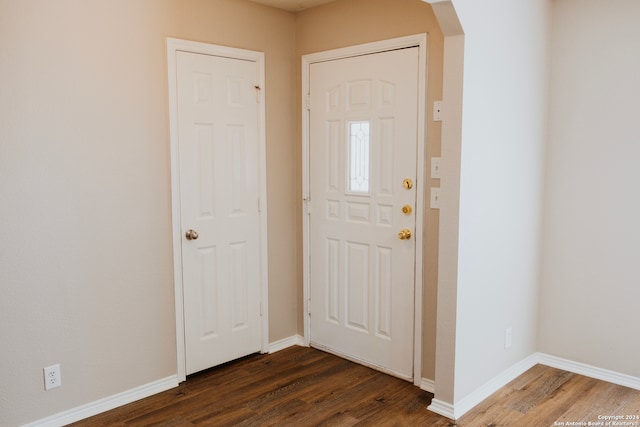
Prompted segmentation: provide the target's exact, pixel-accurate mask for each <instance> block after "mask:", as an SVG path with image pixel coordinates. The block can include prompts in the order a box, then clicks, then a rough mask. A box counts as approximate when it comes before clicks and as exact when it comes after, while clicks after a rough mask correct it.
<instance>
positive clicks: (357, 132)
mask: <svg viewBox="0 0 640 427" xmlns="http://www.w3.org/2000/svg"><path fill="white" fill-rule="evenodd" d="M369 127H370V126H369V122H349V191H350V192H352V193H366V194H368V193H369Z"/></svg>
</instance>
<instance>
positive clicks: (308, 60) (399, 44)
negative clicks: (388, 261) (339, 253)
mask: <svg viewBox="0 0 640 427" xmlns="http://www.w3.org/2000/svg"><path fill="white" fill-rule="evenodd" d="M408 47H418V49H419V54H418V55H419V60H418V129H417V131H418V147H417V156H418V162H417V182H418V183H420V187H419V189H418V191H417V192H416V208H417V209H416V210H417V211H418V212H416V213H417V215H416V236H415V239H416V248H415V257H416V264H415V283H414V296H415V300H414V303H415V307H414V367H413V383H414V384H415V385H417V386H419V385H420V382H421V377H422V329H423V301H422V300H423V260H422V259H423V246H424V237H423V236H424V212H425V211H424V209H425V208H426V206H425V200H426V192H427V188H426V186H425V185H424V183H426V176H425V170H426V166H425V165H426V157H425V156H426V144H427V141H426V82H427V35H426V34H416V35H412V36H406V37H399V38H394V39H389V40H383V41H379V42H374V43H367V44H362V45H357V46H350V47H346V48H340V49H333V50H329V51H324V52H318V53H313V54H308V55H304V56H303V57H302V94H301V95H302V104H301V105H302V204H303V206H302V212H303V218H302V221H303V301H304V342H305V344H306V345H309V342H310V311H309V310H310V304H309V301H310V295H311V290H310V284H311V276H310V274H311V273H310V258H309V257H310V254H311V251H310V243H311V242H310V240H311V239H310V218H309V213H310V210H311V204H312V203H313V201H312V200H310V169H311V168H310V160H311V159H310V146H309V143H310V135H309V128H310V111H309V103H310V98H309V96H310V85H311V82H310V66H311V64H313V63H318V62H324V61H331V60H336V59H344V58H349V57H354V56H360V55H367V54H373V53H381V52H385V51H389V50H394V49H402V48H408ZM318 208H319V207H318Z"/></svg>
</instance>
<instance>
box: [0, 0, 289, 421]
mask: <svg viewBox="0 0 640 427" xmlns="http://www.w3.org/2000/svg"><path fill="white" fill-rule="evenodd" d="M294 30H295V28H294V15H293V14H291V13H287V12H284V11H280V10H276V9H271V8H267V7H263V6H261V5H257V4H253V3H248V2H245V1H241V0H216V1H205V0H135V1H128V0H94V1H74V0H56V1H55V2H54V1H48V0H23V1H13V0H0V82H1V83H0V84H1V88H0V173H1V175H0V339H1V343H0V346H1V348H2V350H1V351H0V378H1V379H2V386H1V387H0V424H1V425H3V426H13V425H18V424H22V423H25V422H29V421H34V420H36V419H39V418H42V417H45V416H48V415H52V414H54V413H57V412H59V411H62V410H67V409H70V408H74V407H77V406H79V405H82V404H86V403H88V402H92V401H95V400H97V399H100V398H103V397H106V396H110V395H113V394H116V393H119V392H122V391H124V390H127V389H130V388H133V387H137V386H140V385H144V384H147V383H149V382H152V381H155V380H158V379H160V378H164V377H167V376H170V375H172V374H175V372H176V356H175V353H176V349H175V320H174V301H173V282H172V247H171V245H172V244H171V193H170V159H169V141H168V107H167V97H168V96H167V81H166V79H167V78H166V68H167V67H166V58H165V57H166V53H165V41H164V39H165V37H167V36H170V37H177V38H185V39H191V40H197V41H203V42H210V43H215V44H222V45H228V46H233V47H240V48H246V49H253V50H259V51H264V52H265V53H266V85H267V87H266V100H267V162H268V166H267V169H268V170H267V173H268V197H269V200H268V203H269V205H268V209H269V230H268V231H269V236H270V241H269V284H270V295H269V301H270V338H271V341H275V340H277V339H280V338H284V337H289V336H291V335H294V334H295V333H296V331H297V329H296V328H297V311H298V307H297V305H296V304H297V301H296V292H297V280H298V277H297V276H296V269H295V264H296V248H297V246H296V244H297V241H298V240H299V239H298V236H296V234H295V232H294V231H293V227H292V226H291V224H295V222H296V221H297V219H298V216H297V214H296V212H295V209H294V206H296V204H297V203H298V199H296V197H295V196H296V191H297V188H296V187H294V185H293V184H292V183H294V182H296V181H297V178H298V175H296V166H297V165H298V164H299V163H300V161H299V156H298V145H299V144H298V142H297V141H298V140H297V138H295V135H294V130H295V129H294V127H293V126H292V124H291V123H292V121H293V118H294V110H293V105H294V85H293V83H292V82H293V79H294V70H295V68H294V63H293V53H294V47H293V43H294ZM53 363H60V364H61V366H62V387H61V388H59V389H55V390H52V391H49V392H45V391H44V390H43V380H42V368H43V367H44V366H48V365H50V364H53Z"/></svg>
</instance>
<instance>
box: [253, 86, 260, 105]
mask: <svg viewBox="0 0 640 427" xmlns="http://www.w3.org/2000/svg"><path fill="white" fill-rule="evenodd" d="M254 88H255V90H256V102H257V103H258V104H259V103H260V101H261V99H260V92H262V88H261V87H260V86H259V85H255V86H254Z"/></svg>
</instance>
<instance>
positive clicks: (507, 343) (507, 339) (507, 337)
mask: <svg viewBox="0 0 640 427" xmlns="http://www.w3.org/2000/svg"><path fill="white" fill-rule="evenodd" d="M512 335H513V329H512V328H507V329H505V330H504V348H505V349H507V348H509V347H511V344H513V339H512V338H513V337H512Z"/></svg>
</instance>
